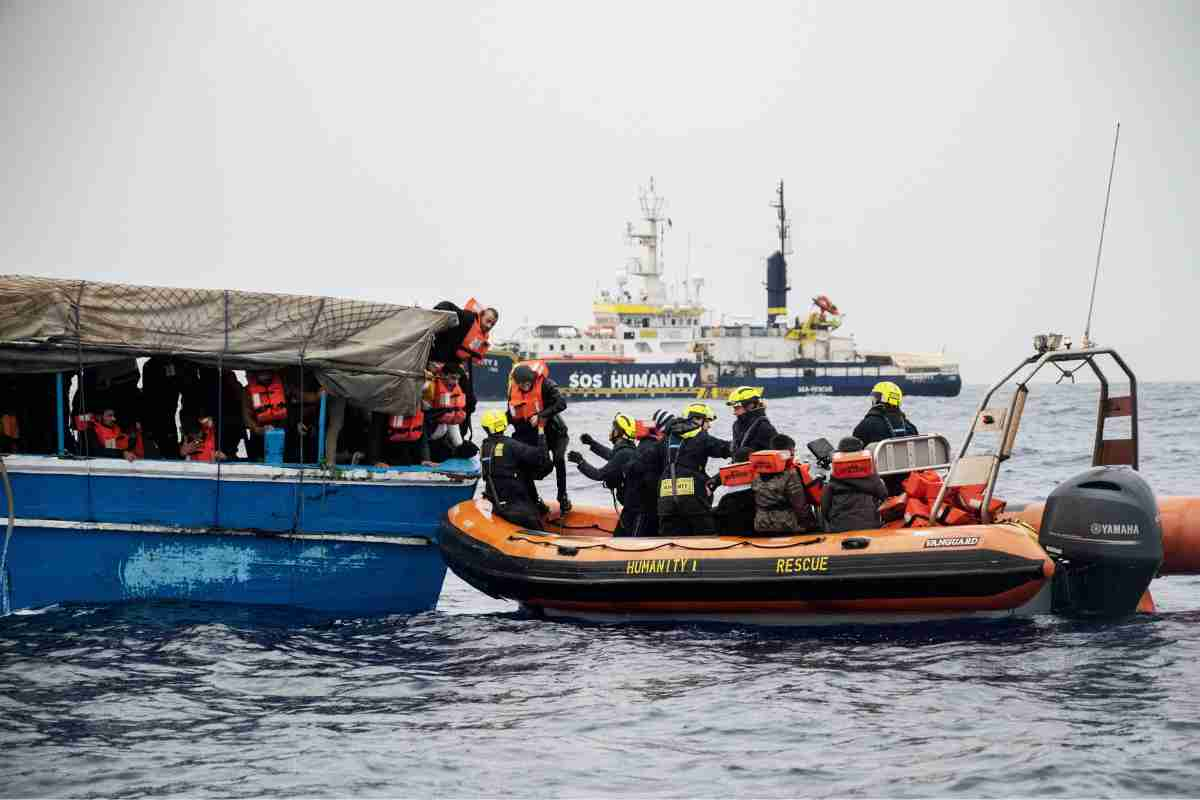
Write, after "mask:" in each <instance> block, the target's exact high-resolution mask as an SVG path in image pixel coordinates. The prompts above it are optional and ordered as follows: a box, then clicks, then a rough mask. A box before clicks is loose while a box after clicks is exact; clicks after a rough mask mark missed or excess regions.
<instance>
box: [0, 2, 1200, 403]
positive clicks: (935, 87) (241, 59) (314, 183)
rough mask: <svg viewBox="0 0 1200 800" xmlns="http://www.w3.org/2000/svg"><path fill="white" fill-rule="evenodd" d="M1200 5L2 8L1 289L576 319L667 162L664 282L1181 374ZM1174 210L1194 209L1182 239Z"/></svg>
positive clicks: (1165, 376) (965, 356)
mask: <svg viewBox="0 0 1200 800" xmlns="http://www.w3.org/2000/svg"><path fill="white" fill-rule="evenodd" d="M1198 64H1200V3H1197V2H1195V0H1188V1H1185V2H1179V3H1156V2H1150V3H1143V2H1137V3H1134V2H1125V3H1118V2H1086V3H1085V2H1074V3H1062V2H1047V3H1040V4H1039V3H1034V2H1019V3H1013V4H1002V3H971V2H948V3H895V2H886V3H878V4H876V3H848V2H827V3H811V4H803V3H797V2H781V3H736V4H735V3H724V4H717V3H683V2H680V3H652V2H651V3H647V2H635V3H624V2H611V1H610V2H604V3H589V4H583V3H572V2H547V3H517V2H514V3H504V4H500V5H497V6H493V7H490V8H483V9H481V8H480V7H479V6H477V5H476V4H473V3H457V2H442V3H405V2H380V3H355V2H338V3H330V2H324V3H315V2H314V3H303V2H294V1H292V0H289V1H287V2H282V1H281V2H254V3H248V4H240V3H234V2H210V1H209V0H195V1H194V2H163V1H162V0H152V1H151V0H148V2H145V3H126V2H106V1H104V0H88V1H87V2H77V3H61V2H53V1H52V0H27V1H19V2H12V0H7V1H5V0H0V93H2V97H3V103H0V124H2V126H3V127H2V130H3V137H2V139H0V141H2V142H3V147H0V198H2V202H3V205H2V208H0V242H3V248H4V250H3V252H4V253H5V259H4V269H3V271H6V272H18V273H32V274H38V275H49V276H57V277H73V278H74V277H83V278H95V279H102V280H113V281H122V282H131V283H150V284H162V285H177V286H203V287H212V288H232V289H254V290H268V291H287V292H299V293H314V294H332V295H340V296H348V297H362V298H372V299H378V300H387V301H394V302H403V303H420V304H422V305H430V304H432V303H434V302H436V301H437V300H439V299H443V298H451V299H455V300H459V301H461V300H462V299H464V298H465V297H467V296H469V295H474V296H477V297H479V298H480V299H481V300H483V301H485V302H487V303H489V304H493V305H496V306H498V307H499V308H500V309H501V312H502V320H501V326H500V327H501V329H502V331H510V330H512V328H514V327H515V326H516V325H519V324H521V323H523V322H525V321H530V322H550V321H553V322H565V323H574V324H581V323H585V322H587V321H589V316H590V310H591V309H590V304H591V300H592V296H593V294H594V290H595V287H596V286H597V285H598V284H602V285H611V283H612V282H613V276H614V274H615V273H616V271H617V270H618V269H619V268H620V267H621V266H622V264H623V263H624V262H625V260H626V258H627V257H628V256H630V255H632V254H633V253H634V252H635V251H634V249H633V248H632V246H630V245H628V244H627V243H626V241H625V238H624V225H625V222H626V221H627V220H636V218H637V215H638V204H637V190H638V186H639V184H645V183H646V181H647V179H648V178H649V177H650V176H651V175H653V176H654V177H655V179H656V183H657V186H658V188H659V190H660V192H661V193H662V194H664V195H665V196H666V197H667V199H668V213H669V215H670V217H671V218H672V220H673V222H674V227H673V228H672V230H671V232H670V233H669V235H668V238H667V241H666V244H665V256H666V262H667V266H668V270H669V271H672V272H674V273H675V274H676V276H677V277H682V271H683V268H684V266H685V264H686V263H687V261H688V260H689V254H688V237H689V234H690V237H691V253H690V262H691V272H692V273H693V274H697V273H698V274H702V275H704V276H705V278H706V279H707V281H708V288H707V291H706V295H707V298H706V299H707V301H708V303H709V304H711V305H714V306H717V307H718V308H719V309H720V310H721V311H724V312H727V313H733V314H754V315H756V316H757V317H761V316H762V315H763V314H764V312H765V306H766V298H765V292H764V290H763V288H762V281H763V279H764V271H765V267H764V260H765V258H766V256H767V255H769V254H770V252H771V250H772V249H773V247H774V239H775V231H774V219H773V212H772V210H771V209H770V208H769V206H768V204H769V203H770V202H771V201H772V199H773V192H774V188H775V184H776V182H777V181H779V180H780V179H782V180H784V181H785V183H786V187H787V195H788V205H789V209H790V210H791V212H792V214H793V215H794V227H793V245H794V250H795V252H794V254H793V255H792V257H791V259H790V264H791V266H790V270H789V275H790V280H791V285H792V286H793V291H792V293H791V295H790V297H789V300H790V306H791V310H792V313H793V314H796V313H802V312H804V311H805V310H806V308H807V305H808V302H809V299H810V298H811V297H812V296H813V295H815V294H818V293H824V294H828V295H829V296H831V297H832V298H833V300H834V301H835V302H836V303H837V304H838V305H839V306H840V307H841V308H842V310H844V311H846V312H847V318H846V325H845V327H844V328H843V330H844V331H847V332H851V333H854V334H855V336H856V339H857V341H858V342H859V344H860V345H861V346H863V347H865V348H887V349H896V350H937V349H940V348H942V347H945V348H946V350H947V352H948V353H949V354H950V355H952V356H953V357H955V358H957V359H958V360H959V361H960V362H961V363H962V369H963V374H964V379H965V380H966V381H968V382H975V383H979V382H988V381H991V380H993V379H995V378H997V377H999V376H998V374H997V373H998V372H1000V371H1002V370H1003V369H1005V368H1006V367H1008V366H1009V365H1010V364H1009V362H1011V361H1014V360H1015V359H1016V358H1017V357H1018V356H1019V355H1021V354H1022V353H1024V352H1025V351H1026V350H1027V349H1028V341H1029V337H1030V335H1031V334H1033V333H1034V332H1036V331H1039V330H1045V329H1056V330H1062V331H1064V332H1067V333H1070V334H1073V335H1074V336H1075V337H1076V338H1077V339H1078V336H1079V334H1080V333H1081V332H1082V330H1083V326H1084V322H1085V318H1086V313H1087V300H1088V290H1089V285H1090V280H1091V274H1092V269H1093V265H1094V260H1095V256H1096V244H1097V237H1098V234H1099V227H1100V217H1101V212H1102V210H1103V202H1104V189H1105V182H1106V180H1107V176H1108V167H1109V158H1110V155H1111V148H1112V135H1113V126H1114V124H1115V123H1116V121H1117V120H1118V119H1119V120H1120V122H1121V124H1122V126H1121V142H1120V149H1119V152H1118V155H1117V169H1116V177H1115V179H1114V183H1113V197H1112V206H1111V210H1110V212H1109V222H1108V231H1107V234H1106V239H1105V249H1104V258H1103V263H1102V266H1101V275H1100V285H1099V291H1098V292H1097V299H1096V314H1095V320H1094V323H1093V337H1094V338H1095V339H1098V340H1099V341H1101V342H1103V343H1107V344H1113V345H1116V346H1119V347H1121V348H1122V350H1123V352H1125V354H1126V356H1127V358H1128V359H1129V360H1130V361H1131V363H1132V365H1133V366H1134V368H1135V369H1136V370H1137V371H1138V372H1139V374H1140V376H1141V377H1142V378H1143V379H1150V380H1197V379H1200V358H1197V356H1196V351H1195V347H1196V339H1197V336H1196V332H1197V324H1196V318H1197V310H1196V305H1197V301H1198V300H1200V257H1198V256H1197V233H1196V227H1197V225H1196V222H1197V217H1198V212H1200V177H1198V176H1200V163H1198V157H1197V154H1198V150H1200V129H1198V122H1200V110H1198V106H1197V103H1198V99H1200V68H1198ZM1189 223H1190V224H1189Z"/></svg>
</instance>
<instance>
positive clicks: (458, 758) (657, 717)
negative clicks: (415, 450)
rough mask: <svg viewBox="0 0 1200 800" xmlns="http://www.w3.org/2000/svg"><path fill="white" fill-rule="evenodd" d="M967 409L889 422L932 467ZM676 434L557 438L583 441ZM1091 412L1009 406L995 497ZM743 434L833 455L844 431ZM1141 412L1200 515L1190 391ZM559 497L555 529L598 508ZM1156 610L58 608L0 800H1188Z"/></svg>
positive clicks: (1197, 771) (1177, 600) (28, 643)
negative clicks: (1085, 616) (769, 615)
mask: <svg viewBox="0 0 1200 800" xmlns="http://www.w3.org/2000/svg"><path fill="white" fill-rule="evenodd" d="M982 392H983V389H982V387H967V388H966V389H965V390H964V393H963V395H962V396H961V397H958V398H953V399H924V398H911V399H910V400H908V401H907V402H906V404H905V405H906V408H907V409H908V411H909V413H910V414H911V416H912V417H913V419H914V421H915V422H916V423H917V425H918V426H919V427H920V428H921V430H922V431H924V432H942V433H945V434H946V435H947V436H948V437H949V438H950V439H951V441H952V442H953V443H955V444H957V443H958V442H960V441H961V440H962V436H963V434H964V432H965V430H966V427H967V425H968V423H969V420H970V418H971V415H972V413H973V410H974V407H975V405H976V404H977V402H978V400H979V398H980V396H981V394H982ZM681 405H682V403H681V402H679V401H672V402H670V403H668V402H665V401H638V402H628V403H618V402H608V401H604V402H593V403H577V404H575V405H573V406H572V407H571V408H570V409H569V410H568V412H567V421H568V423H569V425H570V428H571V434H572V438H573V439H574V438H576V437H577V436H578V435H579V434H580V433H583V432H585V431H586V432H589V433H591V434H592V435H593V436H596V437H597V438H603V437H604V435H605V434H606V432H607V429H608V425H609V422H610V420H611V418H612V415H613V414H614V413H615V412H616V411H618V410H624V411H626V412H627V413H631V414H634V415H636V416H647V417H648V416H649V415H650V414H651V413H652V412H653V411H654V409H656V408H659V407H664V408H674V407H676V406H681ZM1095 407H1096V387H1095V385H1094V384H1093V385H1079V386H1069V385H1061V386H1045V385H1037V386H1035V387H1034V390H1033V393H1032V396H1031V399H1030V401H1029V404H1028V407H1027V410H1026V414H1025V419H1024V421H1023V423H1022V425H1021V431H1020V435H1019V437H1018V448H1017V452H1016V455H1015V456H1014V458H1013V460H1012V461H1011V462H1009V463H1008V464H1006V465H1005V470H1004V473H1003V476H1002V478H1001V481H1000V484H999V488H998V495H999V496H1002V497H1007V498H1011V499H1026V500H1031V499H1038V498H1042V497H1044V496H1045V495H1046V494H1047V493H1048V492H1049V490H1050V489H1051V488H1053V486H1054V484H1055V482H1056V481H1059V480H1062V479H1063V478H1065V477H1067V476H1069V475H1071V474H1074V473H1075V472H1078V471H1080V470H1082V469H1085V468H1086V467H1087V466H1088V464H1089V463H1090V453H1091V443H1092V437H1093V435H1094V433H1095V424H1094V412H1095ZM676 410H678V409H676ZM718 410H719V412H720V413H721V419H719V420H718V421H717V423H716V426H715V429H714V432H715V433H717V434H725V435H727V434H728V431H729V424H730V418H731V417H730V415H729V414H728V411H727V409H725V408H724V407H723V406H718ZM769 410H770V416H771V418H772V420H773V421H774V422H775V424H776V426H777V427H779V428H780V429H781V430H782V431H784V432H787V433H789V434H790V435H792V436H793V437H794V438H795V439H796V440H797V441H800V442H804V441H807V440H808V439H811V438H815V437H817V436H826V437H828V438H830V439H831V440H834V441H835V443H836V439H837V438H838V437H840V436H842V435H845V434H846V433H848V432H849V430H850V429H851V428H852V427H853V425H854V423H855V422H856V421H857V420H858V419H859V418H860V417H861V415H862V412H863V411H864V410H865V403H864V401H862V400H858V399H853V398H827V397H826V398H800V399H795V400H775V401H771V403H770V407H769ZM1140 411H1141V414H1142V425H1141V433H1142V472H1143V474H1144V475H1145V477H1146V478H1147V480H1148V481H1149V482H1150V484H1151V485H1152V486H1153V487H1154V488H1155V490H1156V491H1157V492H1158V493H1160V494H1191V495H1196V494H1200V477H1198V474H1197V465H1198V464H1200V437H1197V435H1196V433H1195V428H1196V419H1197V418H1198V417H1200V401H1198V400H1197V391H1196V387H1195V386H1186V385H1169V384H1157V385H1147V386H1143V387H1142V392H1141V408H1140ZM573 447H578V449H580V450H582V451H584V452H585V453H586V448H583V447H579V446H578V445H577V444H573ZM589 458H591V460H592V461H593V463H596V459H595V458H594V457H592V456H590V455H589ZM714 468H715V465H714ZM569 469H570V488H571V494H572V497H573V499H574V500H575V502H576V503H594V504H604V503H610V502H611V500H610V498H609V495H608V493H607V492H606V491H605V490H603V489H602V488H599V487H597V486H596V485H595V484H592V483H590V482H589V481H587V480H586V479H585V478H583V477H582V476H581V475H580V474H579V473H578V471H577V470H576V469H575V468H574V466H571V467H570V468H569ZM542 485H543V491H544V493H545V494H547V495H548V496H551V497H552V496H553V495H554V489H553V479H550V480H548V481H545V482H543V484H542ZM16 535H20V533H19V532H18V533H17V534H16ZM1153 592H1154V596H1155V599H1156V601H1157V603H1158V606H1159V610H1158V613H1156V614H1154V615H1142V616H1137V617H1133V618H1130V619H1127V620H1124V621H1120V622H1114V623H1083V622H1077V621H1069V620H1062V619H1057V618H1053V617H1040V618H1035V619H1031V620H1024V621H1015V622H1012V621H1010V622H978V623H972V624H963V623H959V624H924V625H911V626H890V627H877V628H865V627H864V628H857V627H840V628H829V629H780V628H754V627H751V626H705V625H654V626H602V625H583V624H573V623H554V622H543V621H539V620H533V619H528V618H525V617H523V616H521V615H520V614H519V613H517V611H516V607H515V606H514V604H512V603H508V602H505V601H499V600H494V599H492V598H489V597H486V596H483V595H481V594H479V593H478V592H476V591H475V590H474V589H472V588H470V587H469V586H467V585H466V584H464V583H463V582H462V581H460V580H458V579H457V578H455V577H454V576H453V575H451V576H449V577H448V578H447V581H446V586H445V590H444V592H443V594H442V599H441V603H440V604H439V607H438V609H437V610H436V611H433V612H430V613H426V614H419V615H416V616H411V617H399V616H398V617H388V618H381V619H367V620H341V621H336V622H332V623H329V622H320V623H313V622H312V621H309V620H306V619H305V618H304V617H303V616H301V615H297V614H293V613H288V612H280V611H272V610H264V609H255V608H239V607H220V606H188V605H155V604H140V605H126V606H112V607H99V608H85V607H55V608H51V609H48V610H42V611H38V612H34V613H22V614H17V615H14V616H11V617H8V618H5V619H2V620H0V796H3V797H17V796H19V797H28V796H36V797H46V796H54V797H63V796H69V797H147V796H186V797H231V796H238V797H245V796H256V797H295V796H356V797H444V796H451V797H459V796H486V797H497V796H521V797H541V796H547V795H557V796H571V797H581V796H599V795H621V796H636V797H683V796H704V797H733V796H755V797H795V796H816V797H827V796H845V795H851V796H897V797H929V796H971V797H1009V796H1039V797H1040V796H1066V797H1085V796H1086V797H1095V796H1120V797H1130V796H1166V795H1198V794H1200V747H1198V746H1197V743H1198V741H1200V691H1198V689H1200V678H1198V677H1197V667H1196V665H1197V663H1200V578H1192V577H1173V578H1166V579H1162V580H1159V581H1156V582H1155V583H1154V585H1153Z"/></svg>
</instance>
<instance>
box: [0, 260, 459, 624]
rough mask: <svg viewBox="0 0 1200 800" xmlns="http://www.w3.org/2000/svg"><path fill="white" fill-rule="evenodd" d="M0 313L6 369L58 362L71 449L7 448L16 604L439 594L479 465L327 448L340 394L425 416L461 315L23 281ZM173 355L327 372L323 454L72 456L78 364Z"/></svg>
mask: <svg viewBox="0 0 1200 800" xmlns="http://www.w3.org/2000/svg"><path fill="white" fill-rule="evenodd" d="M172 298H173V299H174V300H173V302H172ZM151 304H153V311H152V312H151V315H152V318H151V319H147V318H146V314H147V312H146V308H147V307H148V306H150V305H151ZM0 309H4V310H3V311H0V371H5V372H30V371H41V372H43V373H46V372H51V373H55V374H56V375H57V382H58V387H59V399H58V402H57V409H56V412H55V413H56V416H57V419H58V432H57V435H58V442H59V444H58V451H59V452H58V453H56V454H44V455H24V454H20V455H8V456H5V457H3V458H2V459H0V464H2V466H3V468H4V477H5V496H6V500H7V502H8V504H9V505H8V512H9V513H8V520H7V522H8V526H7V528H6V532H5V540H4V550H3V553H2V554H0V567H2V568H3V579H4V585H3V592H2V595H3V597H2V598H0V599H2V602H3V607H4V610H9V609H21V608H35V607H40V606H46V605H50V604H54V603H63V602H72V603H75V602H78V603H111V602H122V601H143V600H182V601H193V602H223V603H238V604H254V605H270V606H286V607H292V608H296V609H302V610H304V611H307V612H317V613H319V614H323V615H330V616H362V615H379V614H392V613H411V612H418V611H423V610H428V609H431V608H433V607H434V606H435V605H436V603H437V598H438V595H439V593H440V591H441V586H442V582H443V579H444V577H445V570H446V567H445V564H444V562H443V561H442V558H441V555H440V553H439V550H438V546H437V534H438V526H439V524H440V522H441V520H442V519H443V518H444V516H445V513H446V510H447V509H448V508H449V507H451V506H453V505H454V504H456V503H458V502H460V501H463V500H466V499H468V498H470V497H471V496H473V495H474V493H475V487H476V483H477V481H478V475H479V472H478V466H477V463H476V462H475V461H474V460H473V459H470V460H462V459H460V460H453V461H446V462H443V463H441V464H439V465H437V466H436V467H426V466H413V467H402V468H391V469H386V468H375V467H364V466H357V465H356V466H337V465H335V464H333V463H331V462H332V458H326V457H325V453H324V452H323V451H324V444H325V436H324V433H325V430H324V428H325V420H326V413H325V412H326V408H325V402H326V397H328V398H330V399H331V401H332V402H333V403H339V402H342V401H346V400H348V401H350V402H354V403H358V404H361V405H363V406H364V407H366V408H371V409H373V410H378V411H386V412H388V413H411V411H413V410H414V409H415V408H416V403H418V402H419V392H420V386H421V383H422V382H423V369H424V364H425V359H426V358H427V356H428V352H429V348H430V346H431V344H432V339H433V336H434V334H435V333H436V332H437V331H439V330H442V329H444V328H446V327H448V326H449V325H450V324H452V322H453V316H452V315H448V314H444V313H443V312H437V311H428V310H424V309H415V308H407V307H401V306H388V305H384V304H378V303H364V302H362V301H351V300H337V299H333V298H308V297H296V296H286V295H263V294H250V293H237V292H220V291H203V290H178V289H172V290H165V289H152V288H148V287H130V286H118V285H113V284H94V283H83V282H79V281H56V280H48V279H38V278H23V277H0ZM197 309H200V311H199V312H198V311H197ZM255 309H260V310H262V317H261V318H260V317H259V316H256V315H254V314H252V313H250V312H251V311H253V310H255ZM281 309H282V310H286V311H287V313H281ZM281 319H283V320H285V321H286V325H284V324H281V323H280V322H279V320H281ZM138 323H140V325H139V324H138ZM285 328H286V330H285ZM297 332H300V333H299V334H298V335H297ZM163 353H167V354H171V355H176V356H179V355H182V356H186V357H187V358H188V359H194V360H196V361H198V362H201V363H210V364H214V365H220V366H221V367H223V368H226V369H245V368H253V367H256V366H257V367H265V366H279V365H294V364H296V363H298V362H299V363H302V364H303V366H304V368H305V369H311V370H313V372H314V373H315V375H316V377H317V379H318V380H319V381H320V384H321V386H322V387H323V388H324V389H325V393H324V394H323V395H322V402H321V431H320V433H319V435H318V437H317V441H318V442H319V443H320V449H318V452H317V453H315V454H313V455H314V456H315V461H314V462H313V463H308V464H286V465H284V464H264V463H249V462H244V461H230V462H224V463H222V462H215V463H202V462H191V461H176V460H151V459H143V460H136V461H132V462H129V461H125V460H123V459H117V458H95V457H86V456H81V455H78V454H72V453H69V452H68V450H69V449H70V448H68V447H67V446H66V442H64V439H65V430H66V428H67V426H66V424H65V419H64V410H63V409H64V406H65V405H66V404H65V402H64V400H65V398H66V392H67V391H68V387H69V386H70V379H71V377H72V373H77V374H82V372H83V371H84V370H86V369H88V368H90V367H92V366H94V365H97V364H103V363H105V362H106V361H111V360H113V359H115V358H124V359H128V358H129V357H130V356H131V355H137V356H144V355H153V354H163ZM64 377H65V380H64ZM76 385H78V384H76ZM305 460H309V459H307V458H306V459H305Z"/></svg>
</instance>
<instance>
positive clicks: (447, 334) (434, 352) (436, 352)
mask: <svg viewBox="0 0 1200 800" xmlns="http://www.w3.org/2000/svg"><path fill="white" fill-rule="evenodd" d="M433 308H434V310H436V311H453V312H454V313H455V314H456V315H457V316H458V324H457V325H455V326H454V327H453V328H447V329H446V330H444V331H442V332H441V333H439V334H437V335H436V336H434V337H433V347H432V348H430V350H429V360H430V361H440V362H441V363H443V364H458V363H461V362H460V361H459V358H458V354H457V353H458V346H459V345H460V344H462V340H463V339H464V338H466V335H467V334H468V333H470V331H471V326H472V325H474V324H475V320H476V319H478V318H479V315H478V314H476V313H475V312H474V311H464V310H463V309H461V308H459V307H458V306H456V305H454V303H451V302H450V301H449V300H443V301H442V302H440V303H438V304H437V305H435V306H434V307H433Z"/></svg>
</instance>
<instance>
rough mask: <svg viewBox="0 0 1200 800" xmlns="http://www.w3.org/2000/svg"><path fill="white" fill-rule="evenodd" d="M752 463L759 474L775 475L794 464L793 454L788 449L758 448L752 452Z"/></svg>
mask: <svg viewBox="0 0 1200 800" xmlns="http://www.w3.org/2000/svg"><path fill="white" fill-rule="evenodd" d="M750 463H751V464H753V465H754V471H755V472H757V473H758V474H759V475H774V474H775V473H778V472H783V471H784V470H785V469H787V468H788V467H790V466H791V465H792V454H791V453H789V452H788V451H787V450H758V451H755V452H753V453H751V454H750Z"/></svg>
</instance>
